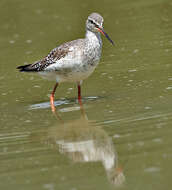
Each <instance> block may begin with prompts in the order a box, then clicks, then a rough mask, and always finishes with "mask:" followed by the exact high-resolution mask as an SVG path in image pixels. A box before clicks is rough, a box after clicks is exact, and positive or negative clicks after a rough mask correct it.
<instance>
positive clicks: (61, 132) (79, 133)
mask: <svg viewBox="0 0 172 190" xmlns="http://www.w3.org/2000/svg"><path fill="white" fill-rule="evenodd" d="M79 103H80V110H81V117H80V118H79V119H77V120H73V121H70V122H63V121H62V119H60V117H59V116H58V115H57V118H58V119H59V120H60V121H59V122H60V124H59V122H58V125H56V126H54V127H51V128H50V129H49V130H48V133H47V135H46V139H42V140H44V143H45V142H46V144H48V145H49V146H51V147H52V148H55V149H56V148H57V149H58V150H59V152H60V153H61V154H64V155H66V156H67V157H68V158H70V159H71V160H72V161H73V162H101V163H102V164H103V166H104V168H105V171H106V173H107V177H108V179H109V181H110V182H111V183H112V184H113V185H115V186H121V185H122V184H123V183H124V181H125V176H124V174H123V171H122V169H121V168H119V167H118V157H117V153H116V151H115V149H114V144H113V142H112V139H111V138H110V137H109V136H108V134H107V133H106V132H105V130H103V129H102V128H101V127H100V126H97V125H96V124H95V122H93V121H89V120H88V118H87V115H86V114H85V111H84V108H83V106H82V103H81V102H79Z"/></svg>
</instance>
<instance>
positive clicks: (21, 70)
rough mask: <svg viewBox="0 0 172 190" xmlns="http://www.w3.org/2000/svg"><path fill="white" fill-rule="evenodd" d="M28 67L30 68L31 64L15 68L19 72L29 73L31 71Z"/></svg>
mask: <svg viewBox="0 0 172 190" xmlns="http://www.w3.org/2000/svg"><path fill="white" fill-rule="evenodd" d="M30 66H31V64H28V65H22V66H19V67H17V69H18V70H19V71H20V72H30V71H33V70H32V69H30Z"/></svg>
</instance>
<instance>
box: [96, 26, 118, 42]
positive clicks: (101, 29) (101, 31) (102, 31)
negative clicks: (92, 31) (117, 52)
mask: <svg viewBox="0 0 172 190" xmlns="http://www.w3.org/2000/svg"><path fill="white" fill-rule="evenodd" d="M97 30H98V31H99V32H100V33H102V34H103V35H104V36H105V37H106V38H107V39H108V40H109V41H110V43H111V44H112V45H115V44H114V42H113V41H112V40H111V39H110V37H109V36H108V34H107V33H106V32H105V31H104V30H103V28H97Z"/></svg>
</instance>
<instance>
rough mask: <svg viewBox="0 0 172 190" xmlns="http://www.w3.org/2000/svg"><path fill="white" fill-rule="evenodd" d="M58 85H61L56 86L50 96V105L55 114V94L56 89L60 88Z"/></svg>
mask: <svg viewBox="0 0 172 190" xmlns="http://www.w3.org/2000/svg"><path fill="white" fill-rule="evenodd" d="M58 85H59V84H58V83H56V84H55V86H54V89H53V91H52V93H51V96H50V105H51V110H52V112H53V113H54V112H55V110H56V108H55V106H54V94H55V91H56V88H57V87H58Z"/></svg>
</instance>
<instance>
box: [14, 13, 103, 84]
mask: <svg viewBox="0 0 172 190" xmlns="http://www.w3.org/2000/svg"><path fill="white" fill-rule="evenodd" d="M90 20H93V21H94V22H95V23H96V24H97V25H99V26H101V27H102V24H103V17H102V16H101V15H99V14H98V13H92V14H91V15H90V16H89V17H88V19H87V22H86V35H85V38H84V39H78V40H74V41H71V42H66V43H64V44H62V45H60V46H58V47H56V48H54V49H53V50H52V51H51V52H50V53H49V54H48V55H47V56H46V57H45V58H43V59H42V60H40V61H37V62H35V63H33V64H29V65H25V66H20V67H18V69H20V71H26V72H38V73H40V74H41V75H43V76H45V77H46V78H49V79H50V80H51V79H52V80H56V81H57V82H66V81H68V82H79V81H81V80H84V79H86V78H87V77H88V76H89V75H90V74H91V73H92V72H93V71H94V69H95V68H96V66H97V64H98V62H99V60H100V57H101V49H102V40H101V36H100V33H99V32H97V31H92V28H91V27H90V26H89V21H90Z"/></svg>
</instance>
